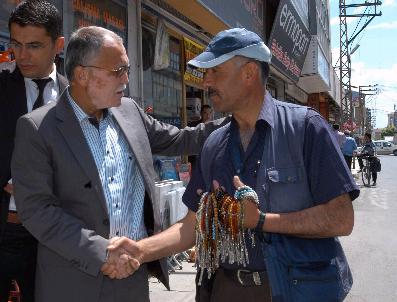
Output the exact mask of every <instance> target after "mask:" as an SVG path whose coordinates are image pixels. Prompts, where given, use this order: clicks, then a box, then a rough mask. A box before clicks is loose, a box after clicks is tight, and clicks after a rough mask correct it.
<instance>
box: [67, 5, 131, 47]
mask: <svg viewBox="0 0 397 302" xmlns="http://www.w3.org/2000/svg"><path fill="white" fill-rule="evenodd" d="M67 6H68V9H67V12H68V15H67V16H66V17H68V21H69V22H70V23H69V24H71V27H72V30H75V29H77V28H80V27H84V26H91V25H96V26H101V27H104V28H107V29H109V30H111V31H114V32H115V33H117V34H118V35H119V36H120V37H121V38H122V39H123V40H124V44H127V8H126V7H124V6H121V5H119V4H117V3H115V2H112V1H102V0H73V1H67Z"/></svg>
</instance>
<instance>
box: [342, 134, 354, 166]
mask: <svg viewBox="0 0 397 302" xmlns="http://www.w3.org/2000/svg"><path fill="white" fill-rule="evenodd" d="M350 134H351V133H350V131H349V130H345V137H346V140H345V143H344V144H343V146H342V153H343V156H344V157H345V160H346V163H347V166H348V167H349V169H350V170H351V169H352V159H353V154H354V152H355V151H356V150H357V144H356V140H355V139H354V138H353V137H351V135H350Z"/></svg>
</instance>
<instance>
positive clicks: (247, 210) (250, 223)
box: [198, 176, 259, 229]
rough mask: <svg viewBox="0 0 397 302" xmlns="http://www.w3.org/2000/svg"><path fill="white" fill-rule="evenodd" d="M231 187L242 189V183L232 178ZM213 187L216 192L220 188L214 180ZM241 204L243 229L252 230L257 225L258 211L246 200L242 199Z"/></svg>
mask: <svg viewBox="0 0 397 302" xmlns="http://www.w3.org/2000/svg"><path fill="white" fill-rule="evenodd" d="M233 185H234V187H235V188H236V190H237V189H238V188H239V187H243V186H244V183H243V182H242V181H241V180H240V177H238V176H234V177H233ZM213 186H214V190H217V189H218V188H219V187H220V184H219V183H218V182H217V181H216V180H214V181H213ZM198 193H199V192H198ZM242 202H243V206H244V227H245V228H247V229H254V228H255V227H256V225H257V224H258V220H259V209H258V207H257V205H256V204H255V203H254V202H253V201H252V200H250V199H248V198H244V199H243V201H242Z"/></svg>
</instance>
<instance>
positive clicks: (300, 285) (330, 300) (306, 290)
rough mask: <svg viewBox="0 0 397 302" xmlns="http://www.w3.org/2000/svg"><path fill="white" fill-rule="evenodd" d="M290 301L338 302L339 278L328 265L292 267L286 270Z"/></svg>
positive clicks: (331, 266)
mask: <svg viewBox="0 0 397 302" xmlns="http://www.w3.org/2000/svg"><path fill="white" fill-rule="evenodd" d="M288 274H289V285H290V290H291V298H292V301H295V302H318V301H322V302H338V301H340V299H338V293H339V277H338V271H337V268H336V266H335V265H332V264H330V263H324V264H322V265H321V264H318V265H307V266H293V267H290V268H289V270H288Z"/></svg>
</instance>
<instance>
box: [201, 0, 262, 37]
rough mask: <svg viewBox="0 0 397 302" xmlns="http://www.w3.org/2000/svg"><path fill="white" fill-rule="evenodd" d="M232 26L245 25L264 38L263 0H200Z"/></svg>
mask: <svg viewBox="0 0 397 302" xmlns="http://www.w3.org/2000/svg"><path fill="white" fill-rule="evenodd" d="M198 2H200V3H201V4H202V5H203V6H205V7H206V8H208V9H209V10H210V11H212V12H213V13H214V14H215V15H216V16H217V17H218V18H219V19H221V20H222V21H223V22H224V23H226V24H227V25H229V26H230V27H245V28H246V29H248V30H252V31H254V32H256V33H257V34H258V35H259V36H261V37H262V38H264V34H263V16H264V4H263V2H264V1H263V0H198Z"/></svg>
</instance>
